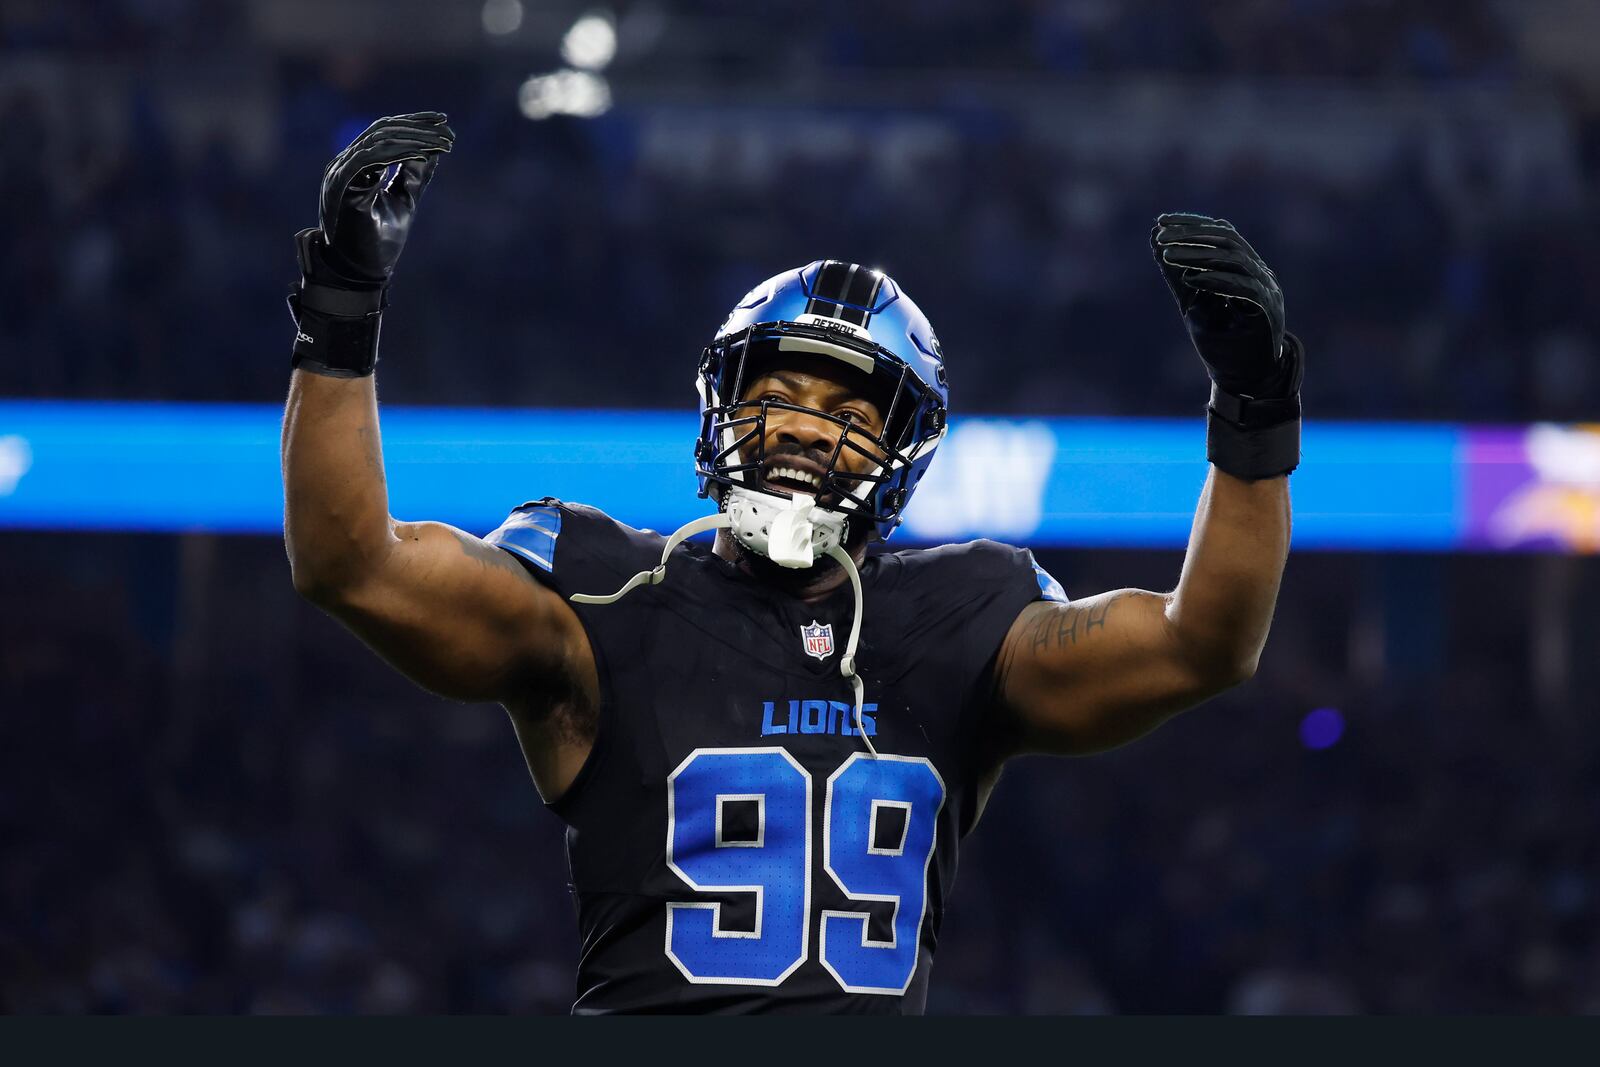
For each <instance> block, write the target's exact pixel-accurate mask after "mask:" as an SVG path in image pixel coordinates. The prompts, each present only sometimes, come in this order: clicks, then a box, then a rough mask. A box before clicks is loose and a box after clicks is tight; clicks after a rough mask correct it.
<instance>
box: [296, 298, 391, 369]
mask: <svg viewBox="0 0 1600 1067" xmlns="http://www.w3.org/2000/svg"><path fill="white" fill-rule="evenodd" d="M319 288H320V287H319ZM289 314H290V315H291V316H292V317H293V318H294V323H295V337H294V353H293V355H291V356H290V357H289V365H290V366H291V367H299V368H301V369H302V370H308V371H311V372H312V373H313V374H325V375H327V376H329V377H332V378H364V377H366V376H367V375H369V374H371V373H372V371H373V369H374V368H375V367H376V366H377V365H378V328H379V326H380V325H381V323H382V320H383V312H382V310H378V311H373V312H372V313H370V314H366V315H360V316H358V317H346V316H342V315H328V314H324V313H323V312H321V311H316V310H313V309H312V308H310V307H308V306H306V303H305V299H304V296H303V295H302V293H301V292H300V291H299V290H298V289H297V290H296V291H295V292H291V293H290V294H289Z"/></svg>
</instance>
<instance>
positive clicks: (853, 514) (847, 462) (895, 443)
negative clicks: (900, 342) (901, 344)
mask: <svg viewBox="0 0 1600 1067" xmlns="http://www.w3.org/2000/svg"><path fill="white" fill-rule="evenodd" d="M874 347H875V346H870V345H869V344H867V343H863V342H860V341H857V340H855V339H854V338H844V337H841V335H840V333H839V332H838V331H835V330H831V329H828V328H826V327H820V326H812V325H806V324H796V323H789V322H780V323H762V324H757V325H755V326H752V327H750V328H748V329H746V330H743V331H740V332H739V333H738V334H735V335H732V336H729V337H726V338H720V339H719V340H718V342H716V343H713V344H712V345H710V346H708V347H707V348H706V350H705V353H704V355H703V357H702V360H701V368H700V380H699V386H700V391H701V400H702V423H701V433H700V442H699V445H698V447H697V449H696V461H697V462H696V465H697V468H698V471H699V474H700V481H701V487H700V492H701V495H702V496H714V497H715V499H716V500H717V501H718V503H719V504H720V505H721V506H722V508H723V509H724V510H729V511H730V512H732V511H734V510H735V509H743V510H744V511H746V512H748V511H752V510H753V511H756V512H760V513H762V514H763V515H766V514H776V513H779V512H784V511H789V510H792V509H794V508H796V507H797V506H799V505H797V504H796V500H797V499H798V498H801V497H805V496H808V495H809V497H810V500H811V501H812V503H813V504H814V505H815V510H813V511H812V513H811V514H812V517H813V521H814V522H816V523H818V525H819V526H823V527H826V528H827V529H829V530H832V529H835V528H836V529H837V541H836V542H835V543H837V542H838V541H848V540H850V539H851V537H850V535H851V534H852V533H854V532H855V531H861V532H862V533H864V534H871V533H876V534H877V535H878V536H886V535H887V531H888V530H891V529H893V528H894V526H896V525H898V524H899V522H900V511H901V509H902V508H903V507H904V505H905V501H906V499H907V498H908V497H909V495H910V494H909V492H908V491H907V488H908V486H907V483H908V481H909V480H910V479H911V478H912V477H913V472H914V474H915V476H916V477H920V475H921V470H922V468H923V467H925V466H926V464H925V463H924V464H922V465H921V466H917V465H916V463H915V461H916V459H917V451H918V450H917V449H916V447H915V446H914V442H917V441H919V440H924V441H925V439H926V438H927V436H928V431H929V430H930V429H931V428H933V427H931V426H930V425H929V424H930V423H935V422H936V424H937V428H936V430H935V431H934V434H933V436H934V437H935V439H936V438H937V436H938V432H937V431H939V430H942V429H943V415H944V409H943V406H942V405H941V404H939V403H938V402H937V398H932V397H929V396H928V395H927V390H926V389H925V388H923V386H922V383H921V382H920V381H919V380H918V379H917V377H916V375H915V374H913V373H912V372H911V370H910V368H908V367H907V366H905V365H904V364H903V363H899V362H898V361H891V360H889V359H885V358H884V357H883V354H882V353H881V352H875V351H873V348H874ZM790 353H793V354H795V355H810V356H813V357H817V356H820V357H831V358H835V359H838V360H840V361H841V362H843V363H844V364H845V365H847V366H850V367H852V368H853V369H854V370H856V371H859V372H861V373H862V374H863V376H864V380H865V381H866V383H867V386H868V388H867V390H866V391H867V394H868V395H867V399H869V400H871V401H872V402H873V403H874V404H876V405H877V406H878V409H879V410H880V411H881V412H882V413H883V425H882V429H881V430H879V431H874V430H872V429H871V428H869V427H866V426H863V425H861V424H860V423H857V422H852V421H850V420H849V419H844V418H840V417H838V416H835V415H830V414H828V413H826V412H822V411H817V410H815V409H813V408H808V407H802V406H800V405H797V404H791V403H786V402H783V401H780V400H773V399H766V400H760V399H753V400H744V399H740V398H741V397H742V396H743V394H744V393H745V391H746V389H747V388H748V386H749V385H750V384H752V383H754V382H756V381H758V380H759V379H760V377H761V376H762V374H764V373H765V372H766V371H767V369H768V368H769V367H771V366H773V365H779V366H781V365H783V364H784V362H785V360H786V357H788V358H791V359H792V358H793V356H791V355H790ZM930 400H931V401H932V403H930ZM784 411H793V412H799V413H803V414H805V415H806V416H807V417H808V418H811V419H815V420H820V421H823V422H827V423H830V424H832V425H833V426H835V427H836V428H837V431H838V432H837V433H836V434H835V435H834V445H833V448H832V450H831V453H830V454H829V455H827V456H826V457H822V456H819V455H818V454H817V453H816V452H815V450H802V449H795V448H786V449H784V450H782V451H779V450H778V449H777V448H774V447H770V446H769V444H768V433H767V425H768V423H767V419H768V416H769V414H772V413H775V412H784ZM919 424H920V425H919ZM790 455H802V456H804V457H805V460H806V462H805V463H804V464H803V468H804V469H805V470H806V471H807V473H810V474H812V475H814V476H816V477H818V478H819V480H820V484H818V485H815V486H811V487H810V491H809V494H808V493H807V492H806V491H805V490H804V489H802V488H800V487H799V486H790V487H787V488H788V489H789V490H790V491H789V492H785V491H783V490H781V489H777V488H774V487H772V486H771V485H769V484H768V477H769V475H770V472H771V470H772V469H773V468H775V467H781V466H782V459H783V458H784V457H785V456H790ZM797 466H801V465H797ZM912 484H914V482H912ZM768 532H769V531H764V530H759V529H756V530H751V531H746V533H750V534H753V535H754V536H745V535H744V534H742V533H741V531H740V528H739V526H738V524H736V526H735V533H736V536H738V537H739V540H740V541H741V542H742V543H744V544H746V545H747V546H749V547H753V548H756V550H757V551H759V552H761V554H763V555H770V553H769V552H767V551H765V547H766V546H763V545H758V544H757V543H756V542H758V541H760V540H761V536H762V535H764V534H767V533H768ZM818 532H820V531H818ZM826 540H827V538H826V537H825V538H823V539H822V540H819V541H817V543H816V548H817V549H818V550H819V551H820V550H822V549H824V548H825V542H826ZM787 565H790V566H794V565H796V564H787ZM806 565H808V564H806Z"/></svg>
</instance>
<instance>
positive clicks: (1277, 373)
mask: <svg viewBox="0 0 1600 1067" xmlns="http://www.w3.org/2000/svg"><path fill="white" fill-rule="evenodd" d="M1150 250H1151V252H1152V253H1153V254H1154V255H1155V258H1156V264H1157V265H1158V266H1159V267H1160V268H1161V273H1162V276H1163V277H1165V278H1166V281H1167V287H1168V288H1169V289H1171V290H1172V295H1173V296H1174V297H1175V298H1176V299H1177V301H1178V309H1179V310H1180V311H1181V312H1182V313H1183V322H1184V325H1185V326H1186V327H1188V330H1189V339H1190V340H1191V341H1193V342H1194V347H1195V351H1197V352H1199V353H1200V359H1201V360H1202V361H1203V362H1204V363H1205V365H1206V370H1207V371H1208V372H1209V373H1210V375H1211V380H1212V381H1214V382H1216V383H1217V385H1218V386H1219V387H1221V388H1222V389H1223V390H1225V391H1227V392H1229V393H1232V394H1233V395H1235V396H1252V397H1282V396H1287V395H1289V394H1290V393H1291V392H1293V391H1294V389H1295V384H1294V383H1293V382H1292V381H1291V378H1292V371H1293V368H1292V367H1291V364H1292V363H1293V362H1295V361H1294V360H1292V359H1286V358H1285V353H1284V325H1283V291H1282V290H1281V289H1279V288H1278V278H1277V275H1275V274H1273V273H1272V269H1271V268H1270V267H1268V266H1267V265H1266V263H1265V262H1264V261H1263V260H1262V259H1261V257H1260V256H1259V255H1257V254H1256V250H1255V249H1254V248H1251V247H1250V243H1249V242H1248V241H1246V240H1245V239H1244V238H1243V237H1241V236H1239V231H1238V230H1236V229H1234V228H1233V224H1232V223H1230V222H1228V221H1227V220H1226V219H1214V218H1211V217H1209V216H1206V215H1191V214H1186V213H1181V212H1179V213H1171V214H1166V215H1161V216H1158V217H1157V218H1156V224H1155V226H1153V227H1151V229H1150Z"/></svg>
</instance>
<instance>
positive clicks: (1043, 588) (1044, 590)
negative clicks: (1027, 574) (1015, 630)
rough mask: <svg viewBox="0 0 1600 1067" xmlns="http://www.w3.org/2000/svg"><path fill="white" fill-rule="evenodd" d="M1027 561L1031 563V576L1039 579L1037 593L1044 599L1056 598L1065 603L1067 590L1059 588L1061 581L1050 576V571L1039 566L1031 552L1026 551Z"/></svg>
mask: <svg viewBox="0 0 1600 1067" xmlns="http://www.w3.org/2000/svg"><path fill="white" fill-rule="evenodd" d="M1028 562H1030V563H1032V564H1033V576H1034V577H1035V578H1036V579H1038V581H1039V595H1040V596H1042V597H1044V599H1046V600H1056V601H1060V602H1061V603H1063V604H1065V603H1067V602H1068V601H1067V591H1066V590H1065V589H1063V588H1061V583H1060V582H1058V581H1056V580H1055V579H1054V578H1052V577H1051V576H1050V572H1049V571H1047V570H1045V569H1044V568H1043V567H1041V566H1039V564H1038V562H1037V561H1036V560H1035V559H1034V558H1033V553H1032V552H1030V553H1028Z"/></svg>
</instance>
